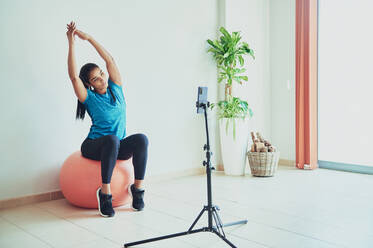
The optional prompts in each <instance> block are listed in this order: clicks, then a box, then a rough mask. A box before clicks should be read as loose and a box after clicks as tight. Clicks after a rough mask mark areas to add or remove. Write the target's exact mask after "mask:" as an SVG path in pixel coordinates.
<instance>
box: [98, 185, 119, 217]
mask: <svg viewBox="0 0 373 248" xmlns="http://www.w3.org/2000/svg"><path fill="white" fill-rule="evenodd" d="M96 195H97V203H98V211H99V212H100V214H101V215H102V216H104V217H113V216H114V214H115V211H114V209H113V206H112V204H111V201H112V197H113V196H112V195H107V194H104V193H101V188H98V189H97V193H96Z"/></svg>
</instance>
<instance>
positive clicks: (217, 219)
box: [212, 209, 225, 237]
mask: <svg viewBox="0 0 373 248" xmlns="http://www.w3.org/2000/svg"><path fill="white" fill-rule="evenodd" d="M212 216H213V218H214V220H215V223H216V227H217V230H218V232H219V233H220V234H222V235H223V236H224V237H225V233H224V230H223V223H222V222H221V220H220V217H219V215H218V213H217V212H216V210H215V209H214V210H213V212H212Z"/></svg>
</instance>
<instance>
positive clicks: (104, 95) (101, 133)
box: [66, 22, 148, 217]
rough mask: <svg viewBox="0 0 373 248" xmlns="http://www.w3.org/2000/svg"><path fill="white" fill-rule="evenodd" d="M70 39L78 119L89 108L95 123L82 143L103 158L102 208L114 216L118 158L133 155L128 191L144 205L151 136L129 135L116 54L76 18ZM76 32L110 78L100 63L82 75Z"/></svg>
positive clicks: (99, 194)
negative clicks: (77, 60)
mask: <svg viewBox="0 0 373 248" xmlns="http://www.w3.org/2000/svg"><path fill="white" fill-rule="evenodd" d="M66 34H67V38H68V41H69V55H68V70H69V76H70V80H71V82H72V84H73V87H74V91H75V95H76V96H77V98H78V106H77V112H76V118H77V119H84V116H85V111H86V110H87V112H88V114H89V116H90V117H91V120H92V126H91V129H90V132H89V134H88V136H87V138H86V139H85V140H84V142H83V143H82V146H81V152H82V155H83V156H84V157H86V158H89V159H94V160H99V161H101V176H102V186H101V187H99V188H98V189H97V202H98V209H99V212H100V214H101V215H102V216H104V217H112V216H114V214H115V211H114V209H113V207H112V195H111V191H110V181H111V176H112V174H113V170H114V167H115V163H116V160H117V159H123V160H126V159H129V158H130V157H133V159H132V160H133V166H134V174H135V183H134V184H132V185H131V186H130V187H129V189H128V192H129V193H130V195H132V207H133V208H134V209H135V210H138V211H140V210H142V209H143V208H144V201H143V197H144V189H143V188H142V184H143V180H144V176H145V169H146V161H147V156H148V155H147V154H148V139H147V137H146V136H145V135H144V134H134V135H131V136H128V137H126V102H125V98H124V95H123V91H122V78H121V76H120V73H119V70H118V68H117V66H116V64H115V62H114V59H113V57H111V55H110V54H109V53H108V52H107V51H106V50H105V49H104V48H103V47H102V46H101V45H100V44H99V43H98V42H97V41H95V40H94V39H93V37H92V36H90V35H88V34H86V33H84V32H82V31H80V30H78V29H76V25H75V23H74V22H71V23H70V24H67V33H66ZM75 35H77V36H78V37H79V38H80V39H82V40H86V41H88V42H89V43H91V45H92V46H93V47H94V48H95V49H96V50H97V52H98V53H99V55H100V56H101V57H102V59H103V60H104V61H105V63H106V69H107V71H108V73H109V77H108V78H107V77H106V75H105V73H104V72H103V70H102V69H100V68H99V67H98V66H97V65H96V64H93V63H88V64H85V65H84V66H83V67H82V68H81V69H80V73H79V76H78V72H77V69H76V63H75V49H74V41H75Z"/></svg>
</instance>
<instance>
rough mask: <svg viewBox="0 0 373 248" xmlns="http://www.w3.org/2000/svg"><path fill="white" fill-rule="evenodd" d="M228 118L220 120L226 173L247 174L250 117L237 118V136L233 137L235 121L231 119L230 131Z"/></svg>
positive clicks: (221, 143)
mask: <svg viewBox="0 0 373 248" xmlns="http://www.w3.org/2000/svg"><path fill="white" fill-rule="evenodd" d="M227 121H228V119H227V118H222V119H220V120H219V129H220V145H221V152H222V159H223V164H224V173H225V174H226V175H232V176H241V175H245V168H246V159H247V158H246V157H247V156H246V152H247V144H248V143H247V142H248V138H249V119H248V118H246V119H245V120H242V119H235V123H236V137H235V139H233V121H232V120H230V121H229V126H228V133H227V132H226V124H227Z"/></svg>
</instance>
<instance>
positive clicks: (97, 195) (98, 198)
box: [96, 188, 110, 217]
mask: <svg viewBox="0 0 373 248" xmlns="http://www.w3.org/2000/svg"><path fill="white" fill-rule="evenodd" d="M100 189H101V188H98V189H97V191H96V197H97V203H98V212H99V213H100V215H101V216H102V217H110V216H109V215H104V214H102V213H101V208H100V195H99V194H100V193H99V191H100Z"/></svg>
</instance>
